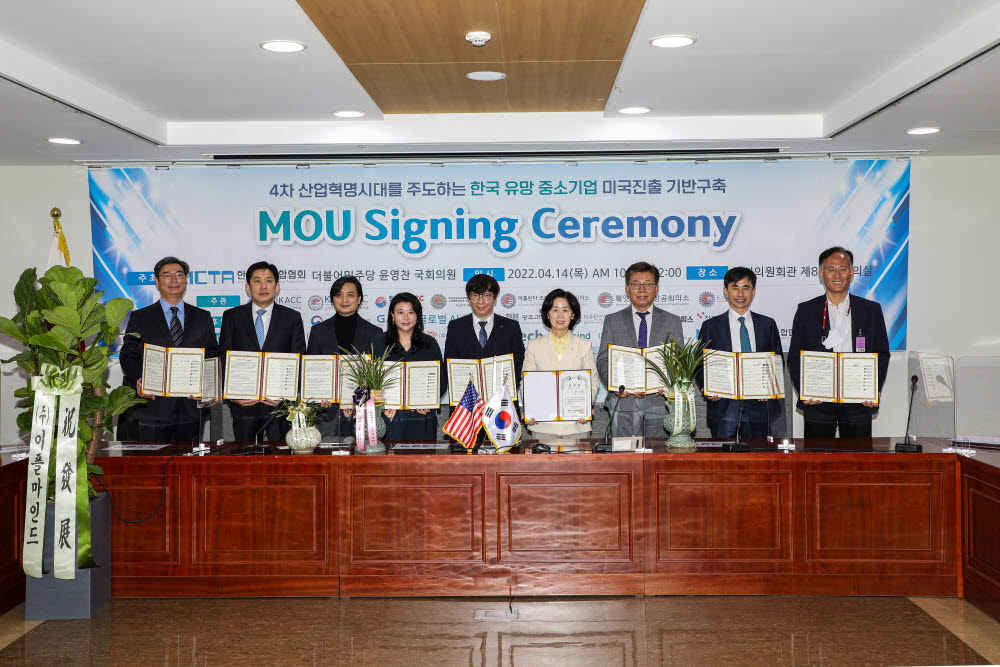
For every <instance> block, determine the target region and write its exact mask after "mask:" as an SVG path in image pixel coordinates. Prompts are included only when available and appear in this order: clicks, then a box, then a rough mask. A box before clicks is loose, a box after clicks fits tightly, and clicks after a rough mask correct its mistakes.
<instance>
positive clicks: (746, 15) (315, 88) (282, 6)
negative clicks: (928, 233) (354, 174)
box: [0, 0, 1000, 165]
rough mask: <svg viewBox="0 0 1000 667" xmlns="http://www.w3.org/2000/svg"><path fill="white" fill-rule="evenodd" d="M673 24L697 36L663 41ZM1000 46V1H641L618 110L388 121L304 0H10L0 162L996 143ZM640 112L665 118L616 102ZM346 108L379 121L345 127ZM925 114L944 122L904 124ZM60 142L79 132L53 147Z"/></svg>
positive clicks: (1, 34) (3, 21) (837, 149)
mask: <svg viewBox="0 0 1000 667" xmlns="http://www.w3.org/2000/svg"><path fill="white" fill-rule="evenodd" d="M469 27H470V29H471V28H474V27H475V26H469ZM664 33H685V34H691V35H694V36H696V37H697V39H698V41H697V43H696V44H695V45H694V46H691V47H688V48H686V49H674V50H669V49H656V48H653V47H651V46H650V45H649V43H648V40H649V39H650V38H651V37H654V36H656V35H659V34H664ZM385 38H386V39H391V38H392V35H386V36H385ZM266 39H294V40H298V41H302V42H305V43H306V44H308V48H307V49H306V50H305V51H303V52H301V53H297V54H271V53H267V52H265V51H263V50H261V49H260V48H259V47H258V44H259V42H261V41H263V40H266ZM998 43H1000V1H995V0H959V1H955V2H940V0H878V1H877V2H872V1H871V0H865V1H864V2H862V1H861V0H841V2H839V3H822V4H821V3H815V2H803V1H802V0H754V1H753V2H746V0H718V1H715V2H706V1H705V0H646V5H645V8H644V10H643V13H642V16H641V17H640V19H639V22H638V24H637V26H636V29H635V32H634V34H633V36H632V41H631V43H630V45H629V48H628V51H627V53H626V55H625V58H624V61H623V63H622V67H621V70H620V71H619V74H618V78H617V81H616V85H615V88H614V90H613V91H612V93H611V95H610V98H609V99H608V100H607V106H606V108H605V112H604V113H603V114H602V113H522V114H451V115H449V114H431V115H389V116H383V115H382V114H381V112H380V111H379V109H378V107H377V106H376V105H375V104H374V102H373V101H372V100H371V98H370V97H369V96H368V94H367V93H366V92H365V91H364V89H363V88H361V86H360V85H359V84H358V82H357V81H356V80H355V79H354V77H353V76H352V75H351V73H350V71H349V70H348V69H347V68H346V67H345V65H344V63H343V62H342V61H341V59H340V58H339V57H338V56H337V54H336V53H335V52H334V51H333V49H332V48H331V47H330V45H329V44H328V43H327V42H326V41H325V40H324V39H323V37H322V36H321V34H320V33H319V31H318V30H317V29H316V28H315V26H313V24H312V23H311V22H310V20H309V19H308V17H307V16H306V15H305V13H304V12H303V11H302V10H301V9H300V7H299V6H298V4H296V2H294V0H212V1H210V2H206V1H205V0H172V1H171V2H169V3H160V4H157V5H151V4H149V3H136V2H134V0H133V1H126V0H88V1H87V2H68V1H56V0H36V1H35V2H23V1H19V0H0V76H2V77H3V79H5V80H6V81H0V164H4V165H42V164H68V163H72V162H73V161H86V162H115V163H118V162H126V161H141V162H156V163H168V162H189V161H195V162H204V161H206V160H208V159H210V158H206V157H205V156H206V155H210V156H211V155H217V154H228V155H249V154H268V155H272V154H274V155H280V154H351V155H359V154H385V153H395V152H403V153H440V152H448V153H462V152H474V153H479V152H485V153H498V152H508V151H537V150H550V151H602V150H656V151H669V150H707V149H712V150H720V149H722V150H731V151H740V150H746V149H749V148H780V149H782V150H783V152H787V153H796V154H797V153H836V154H849V153H854V152H862V153H874V152H882V151H886V152H900V153H906V152H911V151H913V152H929V153H933V154H1000V113H998V112H1000V93H998V90H997V85H996V82H997V81H998V80H1000V49H997V51H998V53H993V52H991V51H989V50H990V49H991V48H993V47H995V46H997V45H998ZM469 48H470V49H471V48H474V47H472V46H470V47H469ZM979 54H984V55H981V56H980V57H979V58H978V59H976V60H974V61H973V62H971V63H970V64H967V65H966V66H964V67H962V68H959V69H957V70H955V71H952V70H953V69H954V68H956V66H958V65H961V64H962V63H965V62H967V61H969V60H970V59H973V58H975V57H976V56H977V55H979ZM927 84H930V85H927ZM483 85H489V84H483ZM32 91H37V92H32ZM914 91H916V92H914ZM39 93H40V94H39ZM900 98H904V99H903V100H902V101H901V102H899V103H898V104H895V105H893V106H888V108H885V107H887V105H890V104H891V103H893V102H894V101H896V100H899V99H900ZM53 99H55V100H60V101H61V102H63V103H65V104H60V103H57V102H53V101H52V100H53ZM628 105H643V106H649V107H652V108H653V111H652V113H650V114H649V115H647V116H642V117H623V116H621V115H620V114H618V113H617V111H616V110H617V109H618V108H620V107H622V106H628ZM337 109H361V110H364V111H366V112H367V113H368V116H367V118H365V119H364V120H339V119H334V118H333V117H332V116H331V112H333V111H334V110H337ZM77 110H79V111H82V112H84V113H80V112H79V111H77ZM876 112H877V113H876ZM873 114H874V115H873ZM859 121H862V122H859ZM915 125H938V126H941V127H943V128H944V130H943V131H942V132H941V133H940V134H938V135H932V136H924V137H911V136H908V135H906V134H905V130H906V128H908V127H912V126H915ZM845 128H846V131H845ZM52 136H70V137H74V138H78V139H81V140H83V142H84V143H83V144H82V145H80V146H55V145H52V144H49V143H47V142H46V141H45V139H46V138H47V137H52Z"/></svg>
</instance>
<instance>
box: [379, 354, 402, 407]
mask: <svg viewBox="0 0 1000 667" xmlns="http://www.w3.org/2000/svg"><path fill="white" fill-rule="evenodd" d="M386 366H387V367H388V369H389V372H388V374H387V375H386V376H385V377H386V382H385V388H384V389H382V401H383V403H382V407H384V408H389V409H391V410H401V409H402V408H403V407H404V406H405V405H406V402H405V401H404V400H403V369H404V367H405V364H404V363H403V362H402V361H397V362H391V361H390V362H386Z"/></svg>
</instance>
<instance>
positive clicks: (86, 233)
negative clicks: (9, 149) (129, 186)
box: [0, 167, 93, 444]
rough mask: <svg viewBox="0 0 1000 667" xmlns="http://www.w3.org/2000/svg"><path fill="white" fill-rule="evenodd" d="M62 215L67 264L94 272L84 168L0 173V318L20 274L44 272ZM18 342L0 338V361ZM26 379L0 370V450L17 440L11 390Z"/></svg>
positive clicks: (9, 313)
mask: <svg viewBox="0 0 1000 667" xmlns="http://www.w3.org/2000/svg"><path fill="white" fill-rule="evenodd" d="M52 207H56V208H58V209H60V210H61V211H62V218H61V219H60V222H61V223H62V226H63V232H64V233H65V234H66V240H67V241H68V242H69V253H70V259H71V261H72V262H73V264H74V265H75V266H78V267H79V268H80V269H82V270H83V271H84V273H87V274H90V273H92V272H93V254H92V251H91V243H90V203H89V194H88V186H87V170H86V169H85V168H83V167H0V252H2V256H3V261H2V262H0V314H2V315H4V316H5V317H13V316H14V314H15V313H16V312H17V306H16V305H15V304H14V285H15V283H16V282H17V279H18V277H19V276H20V275H21V272H22V271H24V269H26V268H28V267H31V266H34V267H37V268H38V270H39V271H44V270H45V268H46V267H45V264H46V262H47V260H48V257H49V246H50V244H51V241H52V218H51V217H50V216H49V211H50V210H51V209H52ZM15 344H17V341H14V340H11V339H9V338H6V337H4V338H0V355H2V358H4V359H8V358H10V357H11V356H13V355H14V354H16V353H17V351H18V349H19V348H14V347H13V345H15ZM24 384H25V379H24V376H23V374H22V373H21V371H20V369H18V368H17V366H16V365H14V364H4V366H3V373H2V378H0V444H3V443H11V442H15V441H17V440H18V439H20V438H21V434H20V433H19V432H18V430H17V425H16V424H15V422H14V418H15V416H16V415H17V410H16V409H15V408H14V403H15V399H14V397H13V392H14V389H16V388H17V387H23V386H24Z"/></svg>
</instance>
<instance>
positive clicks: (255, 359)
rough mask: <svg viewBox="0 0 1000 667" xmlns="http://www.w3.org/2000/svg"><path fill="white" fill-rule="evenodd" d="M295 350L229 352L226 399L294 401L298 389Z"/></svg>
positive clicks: (223, 391)
mask: <svg viewBox="0 0 1000 667" xmlns="http://www.w3.org/2000/svg"><path fill="white" fill-rule="evenodd" d="M300 356H301V355H298V354H295V353H292V352H243V351H240V350H229V351H228V352H226V377H225V382H224V384H223V390H222V395H223V398H227V399H236V400H252V401H259V400H264V399H266V400H278V399H288V400H295V398H296V397H297V396H298V388H299V357H300Z"/></svg>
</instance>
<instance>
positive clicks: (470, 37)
mask: <svg viewBox="0 0 1000 667" xmlns="http://www.w3.org/2000/svg"><path fill="white" fill-rule="evenodd" d="M490 37H492V35H490V33H488V32H486V31H485V30H473V31H472V32H467V33H465V41H467V42H471V43H472V45H473V46H484V45H485V44H486V42H488V41H490Z"/></svg>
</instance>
